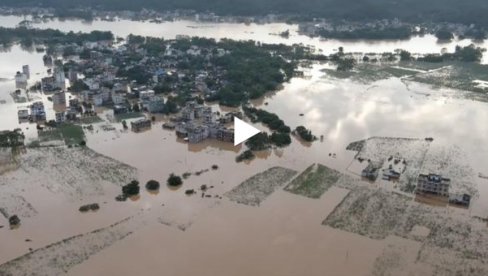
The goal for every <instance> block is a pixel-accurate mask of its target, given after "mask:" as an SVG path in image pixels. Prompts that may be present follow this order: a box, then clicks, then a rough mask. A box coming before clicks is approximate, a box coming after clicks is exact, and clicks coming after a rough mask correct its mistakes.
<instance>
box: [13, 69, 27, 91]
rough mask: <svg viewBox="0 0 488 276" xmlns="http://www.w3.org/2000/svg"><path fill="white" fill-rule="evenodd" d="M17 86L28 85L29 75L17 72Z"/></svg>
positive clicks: (23, 86)
mask: <svg viewBox="0 0 488 276" xmlns="http://www.w3.org/2000/svg"><path fill="white" fill-rule="evenodd" d="M15 87H16V88H26V87H27V76H26V75H25V74H24V73H21V72H17V74H15Z"/></svg>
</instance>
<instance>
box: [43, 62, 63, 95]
mask: <svg viewBox="0 0 488 276" xmlns="http://www.w3.org/2000/svg"><path fill="white" fill-rule="evenodd" d="M41 89H42V91H44V92H54V91H58V90H65V89H66V77H65V73H64V69H63V68H62V67H60V66H57V67H55V68H54V71H53V74H52V75H51V76H48V77H44V78H42V79H41Z"/></svg>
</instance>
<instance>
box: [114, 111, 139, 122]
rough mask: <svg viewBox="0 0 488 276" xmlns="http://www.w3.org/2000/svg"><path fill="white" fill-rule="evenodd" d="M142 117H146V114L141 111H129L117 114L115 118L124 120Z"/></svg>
mask: <svg viewBox="0 0 488 276" xmlns="http://www.w3.org/2000/svg"><path fill="white" fill-rule="evenodd" d="M140 117H144V114H142V113H141V112H129V113H125V114H117V115H116V116H115V119H116V120H117V121H118V122H120V121H123V120H128V119H135V118H140Z"/></svg>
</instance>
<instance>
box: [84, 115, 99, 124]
mask: <svg viewBox="0 0 488 276" xmlns="http://www.w3.org/2000/svg"><path fill="white" fill-rule="evenodd" d="M78 122H79V123H80V124H84V125H90V124H96V123H100V122H103V120H102V118H100V117H99V116H87V117H81V118H80V120H79V121H78Z"/></svg>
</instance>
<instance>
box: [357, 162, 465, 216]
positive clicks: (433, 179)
mask: <svg viewBox="0 0 488 276" xmlns="http://www.w3.org/2000/svg"><path fill="white" fill-rule="evenodd" d="M406 165H407V162H406V160H405V159H401V158H399V157H390V158H389V159H388V162H387V163H386V165H385V164H384V162H375V161H371V160H369V161H368V165H367V166H366V168H364V169H363V170H362V172H361V177H363V178H364V179H366V180H369V181H372V182H374V181H376V179H377V178H378V176H380V175H381V179H383V180H386V181H396V180H399V179H400V176H401V174H402V173H403V172H404V171H405V169H406ZM383 167H385V168H383ZM450 186H451V179H449V178H446V177H443V176H442V175H439V174H434V173H429V174H419V175H418V177H417V185H416V189H415V193H416V194H419V195H434V196H437V197H440V198H444V199H446V200H447V201H448V202H449V203H451V204H456V205H461V206H466V207H468V206H469V204H470V201H471V196H470V195H469V194H465V193H454V192H451V191H450Z"/></svg>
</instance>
